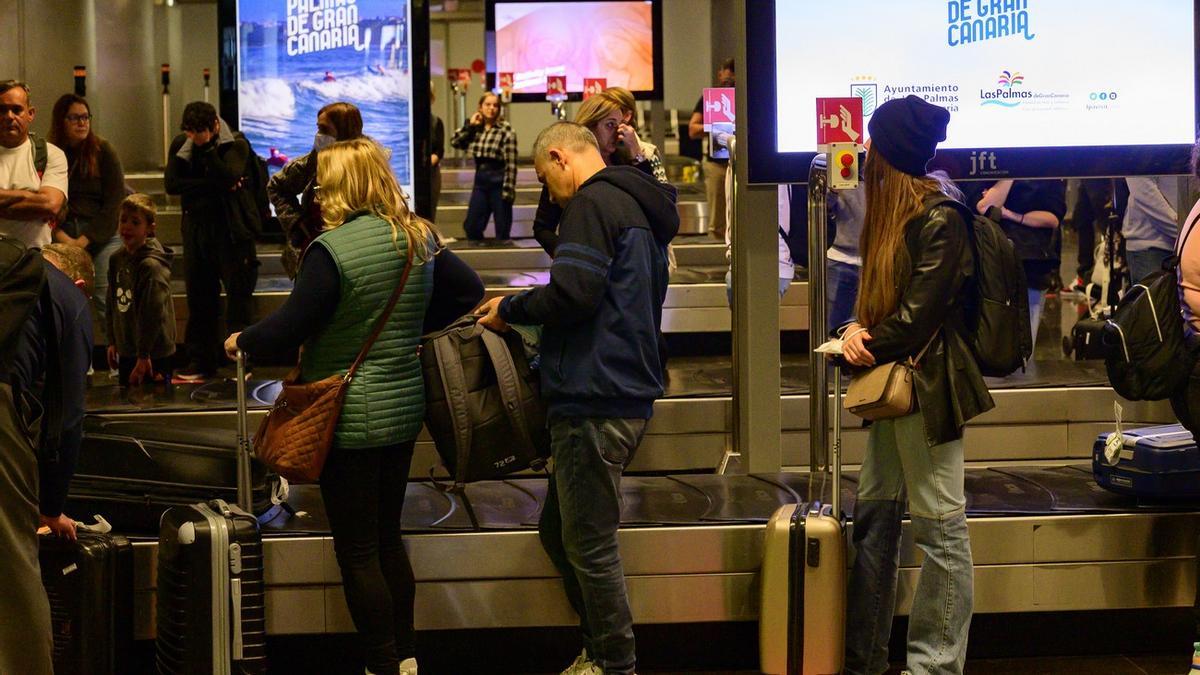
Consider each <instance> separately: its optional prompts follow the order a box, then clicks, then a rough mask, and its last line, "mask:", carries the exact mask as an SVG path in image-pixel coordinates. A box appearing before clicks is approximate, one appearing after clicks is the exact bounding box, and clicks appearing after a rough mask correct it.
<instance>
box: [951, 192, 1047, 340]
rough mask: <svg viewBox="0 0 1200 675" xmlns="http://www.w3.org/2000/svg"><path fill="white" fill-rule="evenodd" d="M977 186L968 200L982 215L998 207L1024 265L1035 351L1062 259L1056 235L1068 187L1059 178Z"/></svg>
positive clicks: (1005, 227) (1003, 225)
mask: <svg viewBox="0 0 1200 675" xmlns="http://www.w3.org/2000/svg"><path fill="white" fill-rule="evenodd" d="M979 187H982V188H983V193H982V195H980V196H979V197H978V199H974V198H973V195H972V196H969V197H968V198H967V203H968V204H972V205H974V206H975V210H976V211H977V212H979V213H981V214H986V213H987V212H988V209H990V208H992V207H993V206H994V207H998V208H1000V213H1001V218H1002V220H1001V221H1000V226H1001V227H1002V228H1004V233H1005V234H1006V235H1008V238H1009V239H1011V240H1012V242H1013V246H1014V247H1015V248H1016V253H1017V256H1018V257H1020V258H1021V264H1022V266H1023V267H1024V268H1025V283H1026V284H1027V285H1028V286H1029V328H1030V334H1031V335H1032V336H1033V344H1034V351H1035V352H1036V350H1037V347H1036V346H1037V334H1038V326H1039V325H1040V324H1041V322H1042V307H1043V306H1045V304H1046V292H1047V291H1048V290H1049V289H1050V288H1052V287H1053V286H1054V283H1053V279H1052V277H1053V275H1054V274H1055V270H1057V269H1058V266H1059V259H1060V258H1061V256H1060V255H1059V248H1058V242H1057V238H1056V234H1057V230H1058V226H1059V223H1061V222H1062V219H1063V216H1065V215H1066V213H1067V186H1066V184H1065V183H1063V181H1061V180H1019V181H1013V180H1000V181H996V182H995V183H991V184H987V183H984V184H983V185H981V186H979Z"/></svg>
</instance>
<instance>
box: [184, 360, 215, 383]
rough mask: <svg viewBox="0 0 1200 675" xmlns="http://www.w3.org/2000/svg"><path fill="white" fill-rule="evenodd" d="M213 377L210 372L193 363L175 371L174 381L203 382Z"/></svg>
mask: <svg viewBox="0 0 1200 675" xmlns="http://www.w3.org/2000/svg"><path fill="white" fill-rule="evenodd" d="M213 375H214V373H213V371H212V370H210V369H207V368H203V367H201V366H200V365H198V364H197V363H196V362H195V361H193V362H191V363H189V364H187V365H186V366H184V367H183V368H180V369H179V370H177V371H175V379H176V380H181V381H183V382H203V381H204V380H207V379H208V378H210V377H212V376H213Z"/></svg>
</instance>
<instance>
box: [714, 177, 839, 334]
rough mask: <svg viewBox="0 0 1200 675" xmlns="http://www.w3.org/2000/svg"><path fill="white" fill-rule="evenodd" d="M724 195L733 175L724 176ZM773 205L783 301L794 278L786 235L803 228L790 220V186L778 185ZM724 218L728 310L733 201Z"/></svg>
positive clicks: (781, 297)
mask: <svg viewBox="0 0 1200 675" xmlns="http://www.w3.org/2000/svg"><path fill="white" fill-rule="evenodd" d="M725 178H726V182H727V183H728V184H727V185H726V190H727V193H726V194H732V188H733V185H732V181H733V174H727V175H726V177H725ZM775 204H776V208H777V215H778V218H779V220H778V223H779V224H778V230H779V234H778V237H777V239H778V244H779V245H778V250H779V299H780V300H783V296H784V295H785V294H786V293H787V290H788V288H789V287H790V286H791V285H792V280H793V279H795V278H796V263H795V262H794V261H793V260H792V249H791V248H790V247H789V246H788V242H787V240H788V235H789V234H790V233H791V231H792V227H793V226H795V227H803V223H794V224H793V219H792V186H790V185H780V186H779V187H778V188H777V189H776V195H775ZM726 211H727V213H726V216H725V223H726V227H725V263H726V264H727V265H729V266H730V267H729V269H727V270H725V299H726V301H728V303H729V306H730V308H732V307H733V266H732V263H733V224H734V223H735V222H736V218H734V214H733V213H732V211H733V200H732V199H731V200H729V202H728V204H727V207H726ZM831 325H832V324H831Z"/></svg>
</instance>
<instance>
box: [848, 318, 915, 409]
mask: <svg viewBox="0 0 1200 675" xmlns="http://www.w3.org/2000/svg"><path fill="white" fill-rule="evenodd" d="M852 336H853V333H852V334H851V337H852ZM935 337H937V333H936V332H935V333H934V334H933V336H931V337H930V338H929V342H926V343H925V347H924V348H923V349H922V350H921V352H920V353H919V354H917V356H916V358H908V359H905V360H903V361H892V362H891V363H884V364H882V365H878V366H875V367H874V368H870V369H868V370H864V371H862V372H860V373H858V374H856V375H853V376H851V377H850V386H849V387H847V388H846V398H845V399H843V401H842V407H843V408H845V409H846V410H849V411H850V412H851V413H854V414H855V415H858V416H859V417H861V418H863V419H865V420H869V421H872V422H874V421H877V420H890V419H893V418H895V417H903V416H905V415H908V414H909V413H911V412H912V411H913V408H914V407H915V404H916V398H917V397H916V394H915V393H914V391H913V371H914V370H916V368H917V364H918V363H920V362H921V359H922V358H923V357H924V356H925V352H926V351H928V350H929V346H930V345H932V344H933V338H935ZM847 339H849V338H847Z"/></svg>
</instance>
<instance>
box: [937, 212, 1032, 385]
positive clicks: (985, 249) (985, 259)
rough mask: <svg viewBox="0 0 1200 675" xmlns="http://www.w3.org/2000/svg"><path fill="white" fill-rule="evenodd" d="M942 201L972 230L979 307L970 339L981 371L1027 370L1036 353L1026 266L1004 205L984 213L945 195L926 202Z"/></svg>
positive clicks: (996, 373)
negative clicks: (1005, 224) (1007, 230)
mask: <svg viewBox="0 0 1200 675" xmlns="http://www.w3.org/2000/svg"><path fill="white" fill-rule="evenodd" d="M943 205H945V206H953V207H954V208H956V209H958V210H959V212H960V213H961V214H962V216H963V219H964V220H965V221H966V223H967V229H968V230H969V232H970V233H971V246H972V253H973V254H974V259H975V289H976V290H975V293H976V296H975V297H974V298H971V300H972V303H973V304H974V308H975V311H974V312H971V313H969V314H973V316H970V317H969V318H968V329H969V330H970V333H971V334H970V335H969V336H967V344H968V345H969V346H970V348H971V354H972V355H973V356H974V357H975V361H976V363H977V364H978V365H979V371H980V372H981V373H983V374H984V375H987V376H989V377H1007V376H1009V375H1011V374H1012V373H1014V372H1016V371H1017V370H1018V369H1022V370H1023V369H1024V368H1025V362H1026V361H1027V360H1028V359H1029V357H1030V356H1031V355H1032V354H1033V333H1032V331H1031V329H1030V327H1029V294H1028V286H1027V284H1026V282H1025V268H1024V267H1022V265H1021V259H1020V258H1019V257H1018V256H1017V252H1016V249H1015V248H1014V247H1013V243H1012V241H1010V240H1009V238H1008V236H1007V235H1005V234H1004V230H1003V229H1002V228H1001V227H1000V209H995V208H993V209H990V210H989V211H988V214H987V215H986V216H981V215H978V214H976V213H973V212H972V211H971V209H969V208H968V207H967V206H966V205H964V204H962V203H961V202H958V201H957V200H954V199H951V198H950V197H944V196H943V197H938V198H935V199H933V200H932V201H930V202H929V203H928V208H930V209H932V208H934V207H937V206H943Z"/></svg>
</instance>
